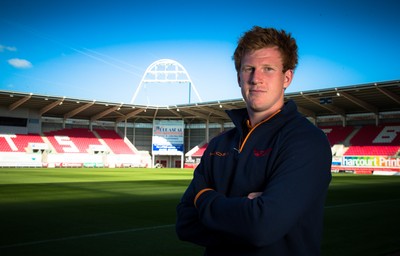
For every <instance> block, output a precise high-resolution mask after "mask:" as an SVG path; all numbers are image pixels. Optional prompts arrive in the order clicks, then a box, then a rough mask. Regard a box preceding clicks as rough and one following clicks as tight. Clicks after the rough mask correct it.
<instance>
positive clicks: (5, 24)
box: [0, 0, 400, 105]
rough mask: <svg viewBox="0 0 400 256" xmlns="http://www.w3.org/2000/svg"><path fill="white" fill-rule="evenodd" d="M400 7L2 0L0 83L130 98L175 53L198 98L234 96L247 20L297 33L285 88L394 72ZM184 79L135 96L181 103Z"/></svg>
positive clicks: (352, 2) (397, 75)
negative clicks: (294, 63)
mask: <svg viewBox="0 0 400 256" xmlns="http://www.w3.org/2000/svg"><path fill="white" fill-rule="evenodd" d="M399 10H400V2H399V1H397V0H380V1H376V0H374V1H371V0H364V1H358V0H336V1H334V0H326V1H323V0H319V1H317V0H315V1H313V0H305V1H264V0H254V1H243V0H242V1H236V0H231V1H226V0H223V1H219V0H205V1H189V0H186V1H183V0H182V1H173V0H171V1H165V0H164V1H159V0H152V1H122V0H113V1H107V0H104V1H84V0H80V1H78V0H68V1H64V0H59V1H57V0H1V3H0V90H7V91H17V92H24V93H34V94H44V95H52V96H66V97H69V98H80V99H88V100H98V101H111V102H118V103H119V102H123V103H130V101H131V99H132V97H133V95H134V93H135V91H136V89H137V88H138V85H139V83H140V80H141V78H142V76H143V75H144V72H145V70H146V69H147V67H148V66H149V65H150V64H151V63H153V62H154V61H157V60H159V59H172V60H175V61H178V62H179V63H180V64H181V65H183V66H184V68H185V69H186V70H187V71H188V73H189V75H190V78H191V79H192V81H193V85H194V87H195V88H196V90H197V91H198V93H199V95H200V97H201V99H202V101H217V100H227V99H238V98H240V97H241V95H240V90H239V87H238V86H237V81H236V73H235V69H234V65H233V61H232V54H233V51H234V49H235V45H236V42H237V39H238V38H239V36H240V35H241V34H242V33H243V32H244V31H246V30H248V29H250V28H251V27H252V26H254V25H259V26H265V27H275V28H278V29H285V30H287V31H289V32H291V33H292V35H293V36H294V37H295V38H296V40H297V43H298V45H299V57H300V60H299V66H298V68H297V70H296V72H295V77H294V81H293V82H292V85H291V86H290V87H289V88H288V90H287V92H299V91H307V90H314V89H322V88H334V87H341V86H349V85H357V84H365V83H372V82H382V81H391V80H397V79H400V61H399V60H400V50H399V46H400V33H399V29H400V19H399V18H398V11H399ZM188 88H189V86H188V85H173V84H168V85H164V86H156V85H154V86H151V85H148V86H146V88H144V87H142V88H141V90H140V92H139V95H138V97H137V98H136V99H135V102H134V103H135V104H144V105H146V104H149V105H173V104H184V103H188V101H189V96H188V95H189V90H188ZM167 95H168V96H167ZM190 101H191V102H196V101H199V99H197V97H196V96H195V94H194V93H193V91H192V93H191V99H190Z"/></svg>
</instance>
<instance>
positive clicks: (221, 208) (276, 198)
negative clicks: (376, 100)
mask: <svg viewBox="0 0 400 256" xmlns="http://www.w3.org/2000/svg"><path fill="white" fill-rule="evenodd" d="M313 132H315V130H314V131H313ZM302 136H304V137H306V138H308V136H307V135H306V134H302ZM310 136H311V139H309V140H305V139H299V138H297V140H296V139H294V138H289V139H287V141H284V143H283V144H282V145H284V146H282V147H281V149H280V152H278V156H277V159H276V164H275V166H274V170H273V174H272V177H271V178H270V180H269V181H268V184H267V185H266V187H265V189H264V191H262V192H263V193H262V195H261V196H260V197H257V198H255V199H253V200H250V199H247V197H235V198H228V197H225V196H224V195H222V194H220V193H218V192H216V191H207V192H205V193H203V194H202V195H201V196H200V197H199V198H198V200H197V209H198V218H199V219H200V222H201V223H202V224H201V225H202V226H203V227H205V228H206V229H209V230H213V231H216V232H220V233H222V234H224V235H225V237H229V239H230V240H232V241H235V240H236V241H237V242H239V243H244V244H246V245H249V246H256V247H262V246H267V245H269V244H271V243H273V242H275V241H277V240H279V239H281V238H282V237H283V236H284V235H285V234H287V233H288V232H289V231H290V230H291V229H292V228H293V227H295V226H296V225H302V224H299V223H300V222H301V221H302V218H303V216H305V215H306V213H307V212H308V211H310V209H311V210H314V211H316V212H322V211H323V204H324V201H325V195H326V191H327V189H328V186H329V183H330V180H331V172H330V168H331V160H332V155H331V150H330V146H329V143H328V141H327V139H326V136H325V135H324V134H323V133H322V132H321V133H317V136H315V134H314V135H313V134H311V135H310ZM304 152H306V153H304ZM254 192H257V191H254ZM317 215H318V214H317ZM317 215H316V216H317ZM312 221H313V220H309V223H313V222H312Z"/></svg>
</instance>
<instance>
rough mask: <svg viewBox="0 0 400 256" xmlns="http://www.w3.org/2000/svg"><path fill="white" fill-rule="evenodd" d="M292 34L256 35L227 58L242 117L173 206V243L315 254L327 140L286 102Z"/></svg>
mask: <svg viewBox="0 0 400 256" xmlns="http://www.w3.org/2000/svg"><path fill="white" fill-rule="evenodd" d="M297 60H298V56H297V45H296V41H295V40H294V39H293V38H292V37H291V35H290V34H289V33H286V32H285V31H283V30H282V31H278V30H276V29H273V28H261V27H258V26H255V27H253V28H252V29H251V30H250V31H248V32H246V33H245V34H244V35H243V36H242V37H241V38H240V40H239V43H238V46H237V48H236V50H235V53H234V61H235V68H236V71H237V79H238V83H239V87H240V88H241V93H242V96H243V98H244V100H245V102H246V108H245V109H237V110H230V111H227V113H228V115H229V116H230V118H231V119H232V122H233V123H234V124H235V126H236V127H235V128H234V129H232V130H229V131H227V132H225V133H223V134H221V135H219V136H217V137H215V138H213V139H212V140H211V141H210V143H209V145H208V147H207V150H206V151H205V152H204V154H203V157H202V159H201V163H200V164H199V166H198V167H197V168H196V170H195V171H194V176H193V180H192V181H191V183H190V185H189V187H188V188H187V190H186V191H185V193H184V195H183V197H182V199H181V202H180V203H179V204H178V206H177V223H176V231H177V234H178V237H179V238H180V239H182V240H185V241H190V242H193V243H196V244H198V245H201V246H204V247H205V248H206V249H205V255H208V256H210V255H218V256H221V255H229V256H232V255H245V256H252V255H280V256H281V255H319V254H320V244H321V237H322V226H323V208H324V203H325V197H326V193H327V189H328V186H329V183H330V181H331V171H330V168H331V160H332V155H331V149H330V145H329V142H328V140H327V137H326V135H325V134H324V133H323V132H322V131H321V130H320V129H318V128H317V127H315V126H314V125H313V124H312V123H310V122H309V121H308V120H307V119H306V118H304V117H303V116H302V115H301V114H300V113H299V112H298V111H297V107H296V105H295V103H294V102H293V101H288V102H286V103H285V102H284V92H285V89H286V88H287V87H288V86H289V85H290V83H291V81H292V79H293V75H294V70H295V68H296V65H297Z"/></svg>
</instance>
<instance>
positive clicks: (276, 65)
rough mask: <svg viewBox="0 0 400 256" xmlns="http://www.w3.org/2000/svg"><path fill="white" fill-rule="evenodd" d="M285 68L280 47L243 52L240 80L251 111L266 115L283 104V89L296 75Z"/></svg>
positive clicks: (243, 94)
mask: <svg viewBox="0 0 400 256" xmlns="http://www.w3.org/2000/svg"><path fill="white" fill-rule="evenodd" d="M282 69H283V63H282V57H281V53H280V51H279V50H278V48H277V47H268V48H263V49H260V50H256V51H253V52H248V53H246V54H245V55H244V57H243V59H242V63H241V69H240V71H239V73H238V82H239V86H240V88H241V92H242V96H243V98H244V100H245V101H246V103H247V109H248V111H249V112H251V113H250V115H251V114H256V115H261V116H265V117H267V116H269V115H271V114H272V113H274V112H276V111H277V110H278V109H280V108H282V106H283V103H284V98H283V96H284V91H285V89H286V88H287V87H288V86H289V85H290V82H291V81H292V77H293V70H287V71H286V72H282Z"/></svg>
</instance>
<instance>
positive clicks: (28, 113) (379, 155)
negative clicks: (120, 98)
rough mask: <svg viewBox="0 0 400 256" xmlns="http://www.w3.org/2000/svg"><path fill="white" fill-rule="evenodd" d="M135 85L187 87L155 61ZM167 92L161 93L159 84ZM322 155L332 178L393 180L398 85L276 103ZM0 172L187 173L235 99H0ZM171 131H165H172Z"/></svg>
mask: <svg viewBox="0 0 400 256" xmlns="http://www.w3.org/2000/svg"><path fill="white" fill-rule="evenodd" d="M144 83H148V84H150V83H169V84H170V83H188V84H189V86H190V85H192V86H191V87H192V88H193V89H194V91H195V92H196V94H197V91H196V89H195V87H194V86H193V82H192V81H191V79H190V76H189V74H188V73H187V72H186V70H185V69H184V67H183V66H182V65H180V64H179V63H178V62H176V61H173V60H159V61H156V62H154V63H153V64H151V65H150V66H149V68H148V69H147V70H146V72H145V74H144V75H143V79H142V81H141V83H140V84H139V86H138V88H137V90H136V92H135V95H134V97H133V99H132V102H133V101H134V100H135V98H136V97H137V94H138V92H139V91H140V88H141V86H142V85H143V84H144ZM166 86H168V85H166ZM289 99H291V100H294V101H295V102H296V104H297V105H298V107H299V110H300V112H301V113H302V114H304V115H305V116H306V117H307V118H308V119H309V120H310V121H311V122H313V123H314V124H315V125H317V126H318V127H320V128H321V129H323V131H324V132H325V133H326V134H327V136H328V139H329V141H330V143H331V146H332V156H333V165H332V169H333V170H335V171H351V172H356V173H371V174H372V173H373V172H375V173H376V172H379V173H388V174H397V173H398V172H399V171H400V161H399V149H400V136H397V135H398V133H399V132H400V122H399V120H400V82H399V81H385V82H376V83H372V84H364V85H353V86H347V87H340V88H331V89H323V90H322V89H321V90H314V91H306V92H296V93H288V94H286V100H289ZM0 100H1V101H0V102H1V104H0V118H1V119H0V142H1V148H0V152H1V153H0V166H6V167H14V166H15V167H18V166H25V167H60V166H62V167H74V166H75V167H76V166H78V167H82V166H87V167H88V166H93V167H123V166H127V167H145V166H147V167H154V166H155V165H156V164H158V166H164V167H174V168H175V167H181V168H183V167H194V166H195V165H196V164H198V162H199V161H200V157H201V154H202V152H203V151H204V149H205V147H206V146H207V143H208V141H209V140H210V138H212V137H213V136H215V135H217V134H219V133H221V132H223V131H224V130H226V129H230V128H232V123H231V122H230V120H229V119H228V117H227V115H226V114H225V110H226V109H233V108H243V107H245V103H244V102H243V100H242V99H232V100H225V101H215V102H197V103H194V104H185V105H173V106H140V105H135V104H122V103H115V102H95V101H93V100H85V99H70V98H65V97H62V98H60V97H52V96H45V95H33V94H29V93H19V92H8V91H0ZM172 130H174V132H172Z"/></svg>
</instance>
